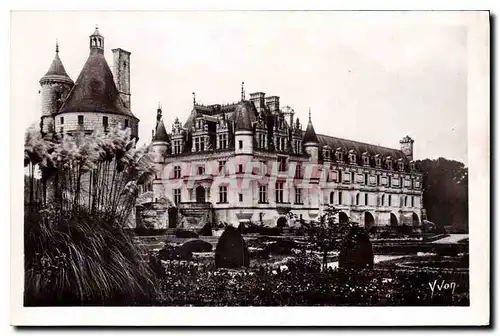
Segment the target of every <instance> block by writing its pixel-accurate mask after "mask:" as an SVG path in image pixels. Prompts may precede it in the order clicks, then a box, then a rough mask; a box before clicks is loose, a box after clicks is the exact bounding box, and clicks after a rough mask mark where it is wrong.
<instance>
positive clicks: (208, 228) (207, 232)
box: [199, 223, 213, 237]
mask: <svg viewBox="0 0 500 336" xmlns="http://www.w3.org/2000/svg"><path fill="white" fill-rule="evenodd" d="M199 235H200V236H205V237H211V236H212V235H213V233H212V225H211V224H210V223H205V225H203V227H202V228H201V230H200V234H199Z"/></svg>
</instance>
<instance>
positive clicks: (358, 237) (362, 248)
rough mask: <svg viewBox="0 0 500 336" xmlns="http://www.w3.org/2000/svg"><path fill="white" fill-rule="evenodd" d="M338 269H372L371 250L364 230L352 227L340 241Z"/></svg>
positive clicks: (370, 244)
mask: <svg viewBox="0 0 500 336" xmlns="http://www.w3.org/2000/svg"><path fill="white" fill-rule="evenodd" d="M339 267H340V268H351V269H352V268H354V269H359V268H373V249H372V243H371V242H370V238H369V237H368V233H367V232H366V230H365V229H364V228H361V227H352V228H351V229H350V230H349V232H348V233H347V235H346V236H345V237H344V239H343V240H342V246H341V249H340V252H339Z"/></svg>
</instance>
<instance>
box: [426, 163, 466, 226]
mask: <svg viewBox="0 0 500 336" xmlns="http://www.w3.org/2000/svg"><path fill="white" fill-rule="evenodd" d="M417 166H418V168H419V170H420V171H421V172H422V173H423V186H422V187H423V206H424V208H425V209H426V210H427V217H428V219H429V220H430V221H432V222H434V223H435V224H436V226H437V229H438V230H444V226H445V225H452V226H453V227H454V228H455V229H457V230H462V231H467V230H468V202H469V200H468V180H469V179H468V168H467V167H465V165H464V164H463V163H462V162H458V161H454V160H448V159H445V158H438V159H436V160H430V159H426V160H422V161H417Z"/></svg>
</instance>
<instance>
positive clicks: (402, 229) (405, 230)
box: [398, 224, 413, 236]
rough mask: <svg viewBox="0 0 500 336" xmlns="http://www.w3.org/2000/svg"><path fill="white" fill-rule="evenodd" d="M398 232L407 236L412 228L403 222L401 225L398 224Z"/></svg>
mask: <svg viewBox="0 0 500 336" xmlns="http://www.w3.org/2000/svg"><path fill="white" fill-rule="evenodd" d="M398 232H399V233H400V234H402V235H406V236H409V235H411V234H412V232H413V228H412V227H411V226H409V225H406V224H403V225H401V226H398Z"/></svg>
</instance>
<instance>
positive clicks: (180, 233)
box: [175, 229, 199, 238]
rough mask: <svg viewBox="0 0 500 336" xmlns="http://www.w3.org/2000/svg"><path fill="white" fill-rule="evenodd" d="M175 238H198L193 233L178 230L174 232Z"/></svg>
mask: <svg viewBox="0 0 500 336" xmlns="http://www.w3.org/2000/svg"><path fill="white" fill-rule="evenodd" d="M175 237H177V238H198V237H199V236H198V234H197V233H196V232H193V231H188V230H183V229H178V230H177V231H175Z"/></svg>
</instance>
